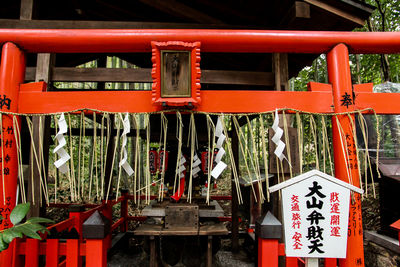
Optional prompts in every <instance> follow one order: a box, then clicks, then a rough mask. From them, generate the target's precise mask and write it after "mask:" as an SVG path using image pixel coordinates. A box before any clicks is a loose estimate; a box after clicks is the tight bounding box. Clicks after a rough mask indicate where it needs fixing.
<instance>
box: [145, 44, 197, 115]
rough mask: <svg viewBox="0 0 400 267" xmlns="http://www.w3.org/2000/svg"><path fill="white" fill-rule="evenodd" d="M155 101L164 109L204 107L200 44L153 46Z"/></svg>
mask: <svg viewBox="0 0 400 267" xmlns="http://www.w3.org/2000/svg"><path fill="white" fill-rule="evenodd" d="M151 46H152V62H153V69H152V72H151V74H152V78H153V85H152V96H153V97H152V99H153V103H154V104H155V105H162V106H164V107H168V106H172V107H180V106H181V107H186V106H188V107H195V106H197V105H199V104H200V101H201V99H200V76H201V71H200V42H193V43H188V42H176V41H174V42H151Z"/></svg>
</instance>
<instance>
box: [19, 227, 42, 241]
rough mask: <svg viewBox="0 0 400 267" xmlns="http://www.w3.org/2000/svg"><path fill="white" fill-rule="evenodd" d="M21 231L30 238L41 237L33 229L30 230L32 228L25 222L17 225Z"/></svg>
mask: <svg viewBox="0 0 400 267" xmlns="http://www.w3.org/2000/svg"><path fill="white" fill-rule="evenodd" d="M17 227H18V228H19V230H21V232H22V233H23V234H24V235H26V236H27V237H30V238H35V239H39V240H40V239H42V238H41V237H40V235H39V234H38V233H36V231H35V230H32V228H31V227H30V226H28V225H26V224H21V225H19V226H17Z"/></svg>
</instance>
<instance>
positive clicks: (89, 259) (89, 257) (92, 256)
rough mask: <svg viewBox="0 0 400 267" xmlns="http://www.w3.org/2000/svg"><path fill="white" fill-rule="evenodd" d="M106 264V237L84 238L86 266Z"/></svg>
mask: <svg viewBox="0 0 400 267" xmlns="http://www.w3.org/2000/svg"><path fill="white" fill-rule="evenodd" d="M106 266H107V244H106V239H87V240H86V267H106Z"/></svg>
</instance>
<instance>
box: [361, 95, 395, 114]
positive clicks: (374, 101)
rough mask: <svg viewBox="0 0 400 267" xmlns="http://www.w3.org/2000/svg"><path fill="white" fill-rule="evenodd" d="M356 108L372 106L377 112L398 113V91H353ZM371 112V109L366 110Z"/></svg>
mask: <svg viewBox="0 0 400 267" xmlns="http://www.w3.org/2000/svg"><path fill="white" fill-rule="evenodd" d="M355 96H356V98H355V102H356V109H359V110H361V109H366V108H372V109H373V110H374V111H375V112H376V113H377V114H400V105H399V103H400V93H364V92H358V93H355ZM368 113H370V114H373V111H372V110H371V111H370V112H368Z"/></svg>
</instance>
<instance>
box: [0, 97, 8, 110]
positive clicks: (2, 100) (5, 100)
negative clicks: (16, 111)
mask: <svg viewBox="0 0 400 267" xmlns="http://www.w3.org/2000/svg"><path fill="white" fill-rule="evenodd" d="M4 106H5V107H6V108H7V109H8V110H10V107H11V99H10V98H8V97H7V96H6V95H3V98H1V96H0V109H3V107H4Z"/></svg>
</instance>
